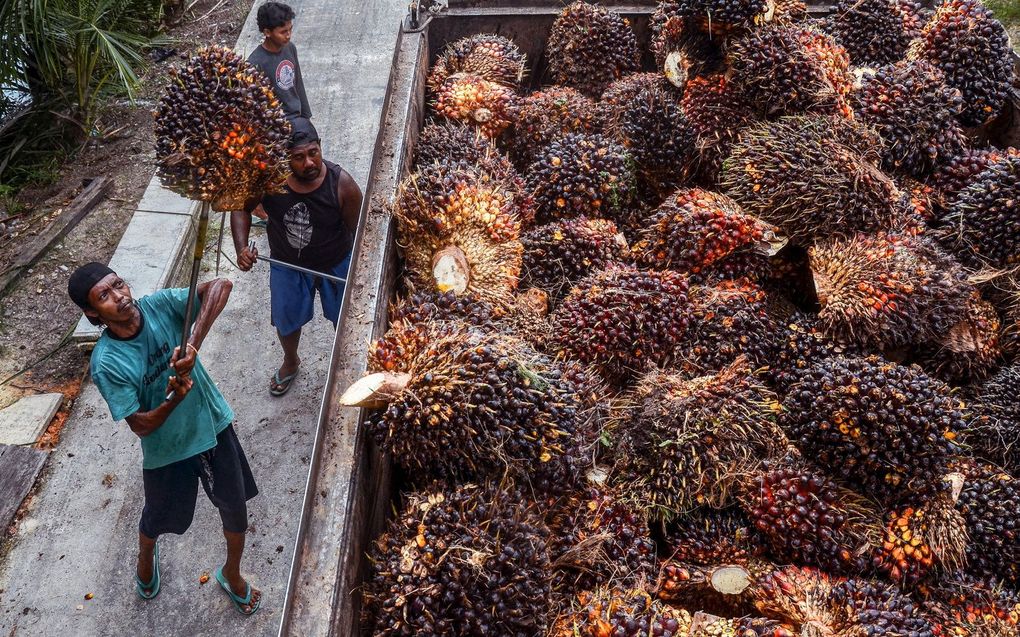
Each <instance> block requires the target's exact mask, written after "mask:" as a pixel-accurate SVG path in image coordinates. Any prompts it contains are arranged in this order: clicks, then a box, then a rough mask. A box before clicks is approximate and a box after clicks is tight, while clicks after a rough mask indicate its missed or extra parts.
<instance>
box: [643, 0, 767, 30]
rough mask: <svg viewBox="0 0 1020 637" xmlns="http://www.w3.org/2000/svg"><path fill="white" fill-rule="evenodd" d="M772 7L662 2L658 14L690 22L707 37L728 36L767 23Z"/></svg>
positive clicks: (751, 1)
mask: <svg viewBox="0 0 1020 637" xmlns="http://www.w3.org/2000/svg"><path fill="white" fill-rule="evenodd" d="M774 10H775V5H774V4H772V3H770V2H768V1H767V0H708V1H707V2H703V1H699V0H666V1H665V2H660V3H659V11H662V12H664V13H666V14H667V15H681V16H684V17H688V18H692V19H693V20H694V23H695V25H696V26H697V27H698V28H699V29H700V30H701V31H704V32H706V33H709V34H711V35H728V34H731V33H733V32H734V31H744V30H748V29H753V28H754V26H755V25H757V24H760V23H763V22H766V21H768V20H769V19H771V17H772V13H773V11H774Z"/></svg>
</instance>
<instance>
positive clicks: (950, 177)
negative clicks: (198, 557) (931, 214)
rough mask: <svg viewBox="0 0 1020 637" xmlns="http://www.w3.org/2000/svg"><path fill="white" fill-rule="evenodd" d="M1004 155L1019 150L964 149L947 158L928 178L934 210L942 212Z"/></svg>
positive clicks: (1006, 155)
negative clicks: (932, 194)
mask: <svg viewBox="0 0 1020 637" xmlns="http://www.w3.org/2000/svg"><path fill="white" fill-rule="evenodd" d="M1006 157H1020V150H1018V149H1016V148H1006V149H999V148H982V149H978V150H965V151H963V152H962V153H960V154H959V155H957V156H956V157H952V158H951V159H949V161H948V162H946V164H945V165H943V166H940V167H939V169H938V170H937V171H935V174H934V175H932V177H931V179H930V180H929V184H930V185H931V187H932V190H933V191H934V202H933V203H934V204H935V208H936V210H937V211H939V212H940V213H943V212H944V211H945V210H946V209H947V208H949V206H950V205H952V204H953V203H954V202H955V200H956V198H957V197H958V196H959V194H960V193H961V192H962V191H963V190H965V189H966V188H967V187H968V186H970V185H971V184H972V183H974V182H975V179H976V178H977V176H978V175H980V174H981V173H983V172H984V171H985V170H986V169H987V168H988V167H989V166H991V165H992V164H994V163H997V162H999V161H1001V160H1002V159H1004V158H1006Z"/></svg>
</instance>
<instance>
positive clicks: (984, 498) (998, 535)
mask: <svg viewBox="0 0 1020 637" xmlns="http://www.w3.org/2000/svg"><path fill="white" fill-rule="evenodd" d="M953 470H954V471H955V472H958V473H959V474H961V475H962V476H963V487H962V489H961V490H960V496H959V498H958V499H957V500H956V508H957V510H958V511H959V512H960V514H961V515H963V518H964V520H965V521H966V523H967V535H968V539H969V541H968V542H967V571H968V572H969V573H971V574H973V575H976V576H978V577H990V578H994V579H996V580H997V581H999V582H1002V583H1004V584H1006V585H1007V586H1009V587H1012V588H1016V586H1017V584H1018V583H1020V480H1017V479H1016V478H1015V477H1014V476H1012V475H1010V474H1008V473H1006V472H1005V471H1002V470H1001V469H999V468H998V467H995V466H994V465H989V464H986V463H983V462H978V461H974V460H971V459H963V460H959V461H958V462H956V463H955V466H954V467H953Z"/></svg>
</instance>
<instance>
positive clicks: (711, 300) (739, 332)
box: [676, 279, 779, 374]
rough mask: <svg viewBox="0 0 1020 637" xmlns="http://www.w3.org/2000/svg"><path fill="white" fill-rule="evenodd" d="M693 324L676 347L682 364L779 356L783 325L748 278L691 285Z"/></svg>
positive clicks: (707, 368)
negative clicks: (773, 315) (777, 354)
mask: <svg viewBox="0 0 1020 637" xmlns="http://www.w3.org/2000/svg"><path fill="white" fill-rule="evenodd" d="M690 296H691V303H692V304H693V305H694V312H693V313H692V315H691V327H690V329H689V330H688V335H687V338H685V339H684V340H683V342H682V343H681V344H680V347H679V348H678V350H677V354H676V358H677V360H678V361H680V362H682V364H683V368H684V369H687V370H690V371H693V372H694V373H697V374H705V373H710V372H715V371H719V370H721V369H723V368H725V367H727V366H728V365H730V364H731V363H733V361H735V360H736V359H737V358H738V357H741V356H742V357H744V358H745V359H746V360H747V363H748V365H750V367H751V369H759V368H761V367H766V366H768V365H769V363H771V362H772V360H773V359H774V358H775V355H776V352H777V349H778V346H779V341H778V338H777V336H778V335H779V328H778V326H777V325H776V323H775V321H773V320H772V318H771V316H770V315H769V313H768V309H767V304H768V299H767V298H766V294H765V291H764V290H762V289H761V288H760V287H758V286H757V285H755V284H754V283H752V282H750V281H747V280H746V279H737V280H735V281H723V282H721V283H719V284H716V285H713V286H700V287H695V288H692V289H691V294H690Z"/></svg>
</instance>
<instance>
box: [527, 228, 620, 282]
mask: <svg viewBox="0 0 1020 637" xmlns="http://www.w3.org/2000/svg"><path fill="white" fill-rule="evenodd" d="M521 243H522V244H523V245H524V269H523V276H522V280H523V283H524V284H527V285H534V286H537V287H538V288H540V289H542V290H544V291H545V292H546V293H548V294H549V297H550V298H551V299H552V300H553V302H557V301H559V300H560V299H561V298H562V297H563V296H565V295H566V294H567V292H569V291H570V286H571V285H573V284H574V283H575V282H577V281H579V280H580V279H582V278H584V277H586V276H588V274H590V273H592V272H597V271H599V270H601V269H603V268H605V267H606V266H608V265H609V264H611V263H614V262H619V261H623V260H624V259H625V258H626V256H627V254H628V251H629V250H628V248H627V240H626V238H624V236H623V234H622V233H620V232H619V231H618V230H617V228H616V224H615V223H613V222H612V221H608V220H606V219H589V218H587V217H578V218H577V219H564V220H562V221H555V222H553V223H548V224H545V225H543V226H538V227H536V228H533V229H531V230H529V231H527V232H525V233H524V234H523V235H521Z"/></svg>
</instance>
